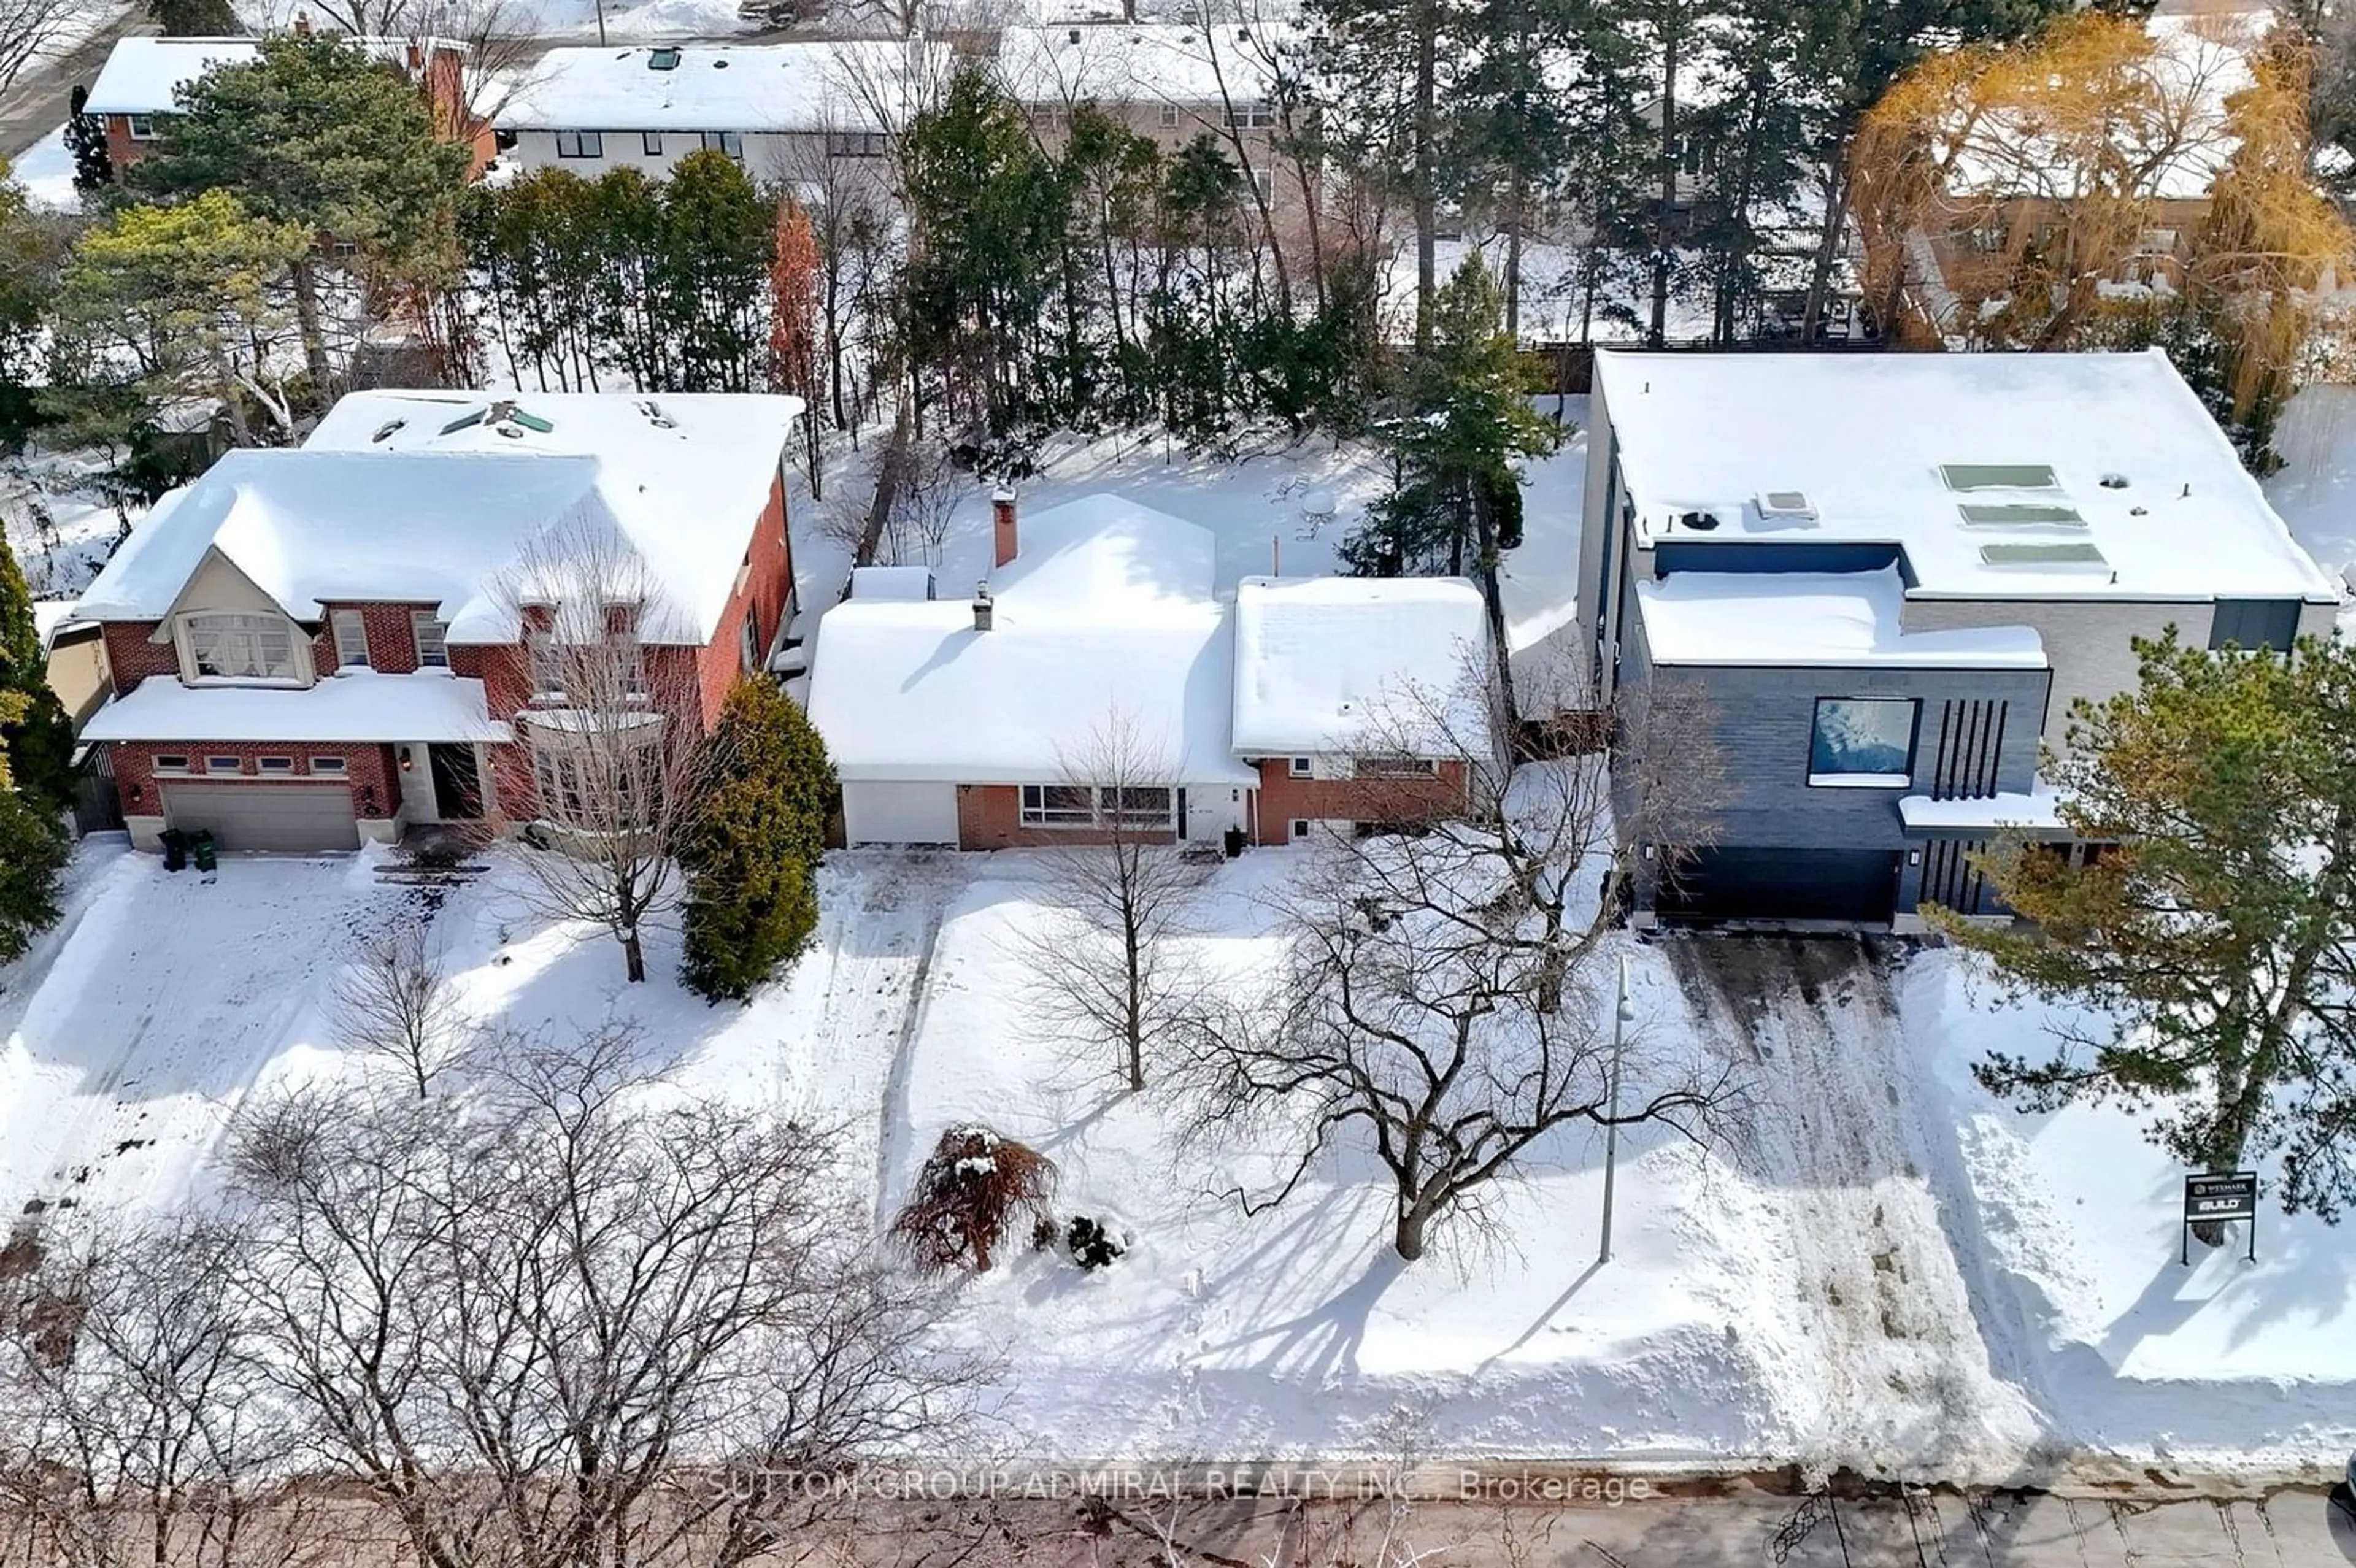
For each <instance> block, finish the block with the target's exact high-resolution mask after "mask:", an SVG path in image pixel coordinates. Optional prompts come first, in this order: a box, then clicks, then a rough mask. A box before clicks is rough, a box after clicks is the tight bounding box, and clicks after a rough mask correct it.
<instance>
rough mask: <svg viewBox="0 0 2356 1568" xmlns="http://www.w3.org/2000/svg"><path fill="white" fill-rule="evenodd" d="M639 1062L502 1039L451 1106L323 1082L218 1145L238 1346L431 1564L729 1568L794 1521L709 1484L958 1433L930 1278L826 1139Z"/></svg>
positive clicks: (316, 1442)
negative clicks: (250, 1344) (883, 1254)
mask: <svg viewBox="0 0 2356 1568" xmlns="http://www.w3.org/2000/svg"><path fill="white" fill-rule="evenodd" d="M640 1051H641V1042H639V1041H637V1040H634V1039H633V1038H631V1037H630V1036H629V1035H628V1034H627V1033H626V1032H625V1031H620V1030H606V1031H604V1032H602V1033H598V1034H595V1035H593V1036H590V1037H589V1038H586V1039H580V1040H562V1041H539V1042H530V1041H524V1042H518V1041H509V1042H507V1043H506V1045H505V1046H504V1047H503V1049H502V1050H501V1051H500V1052H499V1053H498V1054H497V1055H496V1056H495V1057H493V1058H491V1059H489V1060H488V1061H487V1063H486V1065H485V1066H484V1068H483V1069H482V1070H481V1072H479V1073H478V1074H477V1083H476V1086H475V1089H474V1091H473V1093H471V1094H470V1095H469V1096H468V1097H467V1098H466V1100H465V1102H464V1103H463V1104H461V1105H459V1106H458V1107H456V1108H455V1111H454V1109H453V1108H451V1107H450V1106H449V1105H447V1104H444V1103H439V1102H437V1104H436V1105H435V1106H434V1107H433V1108H432V1109H431V1110H429V1109H428V1108H426V1107H422V1106H420V1105H419V1104H417V1102H415V1101H413V1100H411V1099H408V1098H405V1097H399V1096H387V1095H374V1096H370V1095H368V1094H366V1093H361V1092H331V1091H323V1090H315V1091H311V1092H306V1093H296V1094H293V1095H289V1096H284V1097H281V1098H278V1099H275V1100H273V1101H271V1102H269V1103H267V1104H261V1105H258V1106H256V1107H253V1108H252V1111H251V1113H250V1114H248V1115H246V1116H245V1117H244V1118H243V1120H242V1122H241V1126H240V1128H239V1130H238V1132H237V1134H236V1136H235V1137H234V1139H233V1142H232V1145H231V1147H230V1157H229V1169H230V1177H231V1184H230V1208H231V1213H232V1216H233V1218H234V1221H235V1223H236V1224H237V1226H238V1230H239V1237H240V1243H241V1244H240V1247H239V1251H238V1254H237V1258H236V1261H235V1264H234V1279H235V1281H236V1286H237V1289H238V1291H239V1292H240V1293H241V1298H242V1300H243V1303H244V1305H245V1308H246V1311H247V1312H248V1314H249V1315H250V1316H251V1317H252V1321H253V1323H254V1325H255V1328H254V1330H253V1331H254V1333H255V1335H256V1336H257V1339H259V1341H260V1343H261V1345H262V1348H263V1350H264V1351H265V1353H266V1357H267V1360H268V1362H269V1364H270V1365H271V1366H272V1367H273V1369H275V1370H276V1376H277V1378H278V1380H279V1381H280V1382H281V1384H282V1385H283V1388H284V1395H285V1397H286V1399H287V1401H288V1402H289V1403H290V1405H291V1407H292V1409H293V1411H294V1413H295V1416H296V1418H297V1419H298V1420H299V1421H300V1423H301V1427H302V1435H303V1436H304V1439H305V1443H306V1444H307V1445H308V1446H309V1448H310V1449H311V1451H312V1452H314V1453H315V1454H316V1456H318V1459H319V1460H320V1461H321V1462H324V1463H325V1464H327V1465H328V1466H329V1467H332V1469H333V1470H334V1472H335V1473H337V1474H338V1475H342V1476H346V1477H350V1478H352V1479H353V1480H355V1481H357V1482H359V1483H360V1484H361V1485H363V1486H364V1487H365V1488H367V1489H368V1491H369V1494H370V1495H371V1496H372V1497H374V1498H375V1499H379V1500H380V1502H381V1503H383V1504H385V1505H387V1506H388V1507H389V1509H391V1513H392V1515H393V1516H394V1517H395V1518H396V1519H397V1520H399V1523H400V1526H401V1529H402V1534H403V1536H404V1537H405V1543H406V1545H407V1547H408V1548H409V1550H410V1551H412V1552H414V1553H415V1555H416V1558H417V1560H418V1561H419V1562H420V1563H427V1564H433V1565H434V1568H492V1565H494V1564H496V1565H497V1568H625V1565H630V1568H637V1565H661V1564H674V1565H678V1568H730V1565H732V1564H735V1563H744V1562H745V1561H748V1560H750V1559H751V1558H754V1557H755V1556H757V1555H759V1554H761V1553H762V1552H765V1551H767V1550H770V1549H771V1548H773V1547H774V1546H775V1545H776V1541H777V1540H778V1539H779V1532H780V1531H781V1530H782V1529H784V1528H786V1527H787V1524H789V1523H790V1522H791V1521H790V1520H788V1519H787V1517H786V1515H784V1514H782V1513H781V1512H780V1511H779V1509H778V1507H776V1506H770V1504H771V1503H776V1502H778V1500H779V1499H775V1498H772V1499H767V1500H766V1501H765V1500H764V1499H763V1498H762V1496H761V1495H760V1491H759V1488H748V1487H741V1486H731V1485H725V1484H722V1482H723V1479H724V1478H725V1477H726V1476H727V1475H728V1474H730V1473H734V1475H736V1476H738V1477H743V1476H745V1475H754V1476H770V1477H776V1476H779V1475H781V1474H784V1473H791V1474H795V1475H808V1474H812V1473H816V1472H822V1471H826V1470H830V1469H832V1468H835V1467H841V1466H842V1465H845V1464H848V1463H851V1462H852V1461H854V1460H855V1459H857V1458H859V1457H861V1456H865V1455H868V1454H872V1453H874V1452H877V1451H879V1450H883V1449H888V1448H891V1447H894V1446H895V1445H903V1444H905V1443H907V1442H909V1441H912V1440H914V1439H916V1437H917V1436H918V1435H920V1434H922V1435H927V1436H930V1437H932V1438H933V1439H935V1440H938V1438H939V1435H940V1434H941V1433H942V1432H943V1431H944V1430H945V1427H944V1426H943V1423H945V1422H948V1421H950V1420H951V1419H952V1418H953V1417H954V1415H955V1413H956V1411H957V1408H958V1403H959V1400H958V1391H959V1387H960V1377H961V1374H960V1372H959V1371H958V1368H957V1367H956V1366H954V1365H953V1364H950V1363H944V1362H937V1361H933V1360H927V1358H926V1352H924V1351H923V1350H921V1349H919V1348H918V1341H919V1339H920V1338H921V1336H922V1331H923V1329H924V1327H925V1325H926V1322H927V1321H928V1320H929V1318H930V1316H931V1313H932V1312H933V1310H934V1298H933V1296H932V1295H931V1293H930V1290H929V1287H926V1286H922V1285H917V1284H916V1283H914V1282H913V1281H912V1280H911V1279H910V1278H909V1276H907V1275H905V1274H904V1273H902V1272H900V1271H897V1270H894V1269H893V1268H890V1267H888V1266H886V1265H885V1264H883V1262H882V1261H881V1259H880V1258H879V1257H878V1256H877V1255H876V1253H874V1249H873V1240H872V1228H871V1226H870V1224H869V1222H868V1221H867V1219H866V1217H865V1216H863V1215H862V1214H860V1213H858V1212H856V1211H854V1210H853V1209H852V1208H851V1205H850V1204H849V1203H848V1202H847V1200H846V1199H845V1196H844V1195H845V1194H847V1193H848V1192H850V1191H851V1190H852V1187H851V1184H850V1183H849V1182H848V1181H846V1179H845V1178H846V1175H847V1166H846V1163H845V1161H844V1159H843V1157H842V1151H841V1149H840V1148H839V1147H837V1145H836V1144H835V1142H834V1140H833V1139H832V1137H831V1136H830V1135H828V1134H826V1133H823V1132H819V1131H815V1130H813V1129H811V1128H809V1127H805V1126H801V1125H796V1124H794V1123H791V1122H787V1121H785V1120H783V1119H781V1118H777V1117H774V1116H769V1115H760V1114H755V1113H748V1112H745V1111H743V1110H740V1109H737V1108H735V1107H734V1106H731V1105H728V1104H723V1103H721V1102H718V1101H715V1100H706V1099H701V1098H697V1097H695V1096H692V1095H688V1094H684V1093H677V1092H673V1091H671V1090H670V1089H669V1086H667V1085H659V1084H650V1083H648V1081H647V1080H646V1079H645V1078H644V1077H643V1076H642V1075H641V1074H640V1072H638V1071H637V1070H636V1069H635V1068H634V1066H633V1062H634V1061H635V1060H636V1059H637V1057H638V1055H639V1054H640ZM748 1494H750V1495H748ZM801 1500H802V1501H807V1499H801Z"/></svg>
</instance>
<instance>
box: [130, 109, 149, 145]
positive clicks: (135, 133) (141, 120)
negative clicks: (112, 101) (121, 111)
mask: <svg viewBox="0 0 2356 1568" xmlns="http://www.w3.org/2000/svg"><path fill="white" fill-rule="evenodd" d="M123 118H124V119H126V120H128V121H130V122H131V139H132V140H133V141H134V142H152V141H154V140H155V116H154V115H153V114H127V115H125V116H123Z"/></svg>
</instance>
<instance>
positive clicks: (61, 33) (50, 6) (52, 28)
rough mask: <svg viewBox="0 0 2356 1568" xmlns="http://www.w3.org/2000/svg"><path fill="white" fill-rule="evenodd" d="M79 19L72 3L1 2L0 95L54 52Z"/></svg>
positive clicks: (68, 0) (65, 0)
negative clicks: (38, 62)
mask: <svg viewBox="0 0 2356 1568" xmlns="http://www.w3.org/2000/svg"><path fill="white" fill-rule="evenodd" d="M80 15H81V8H80V6H79V5H75V4H73V0H0V92H5V91H8V89H9V87H10V85H11V84H12V83H14V82H15V81H16V78H17V77H19V76H21V75H23V74H24V72H25V71H27V69H31V67H32V66H33V65H34V64H35V63H37V61H39V60H40V59H43V58H44V57H45V56H48V55H49V54H52V53H54V52H56V50H57V46H58V44H59V41H60V40H61V39H63V38H64V37H65V36H66V33H67V30H68V29H69V28H70V27H72V26H73V24H74V22H75V21H76V20H77V19H78V18H79V17H80Z"/></svg>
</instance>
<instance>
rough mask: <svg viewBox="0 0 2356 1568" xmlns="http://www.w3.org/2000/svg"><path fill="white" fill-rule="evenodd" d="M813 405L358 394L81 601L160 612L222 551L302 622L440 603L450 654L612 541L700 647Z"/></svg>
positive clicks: (136, 552) (247, 464) (655, 627)
mask: <svg viewBox="0 0 2356 1568" xmlns="http://www.w3.org/2000/svg"><path fill="white" fill-rule="evenodd" d="M800 409H801V404H800V402H799V401H798V400H796V399H793V398H786V397H766V396H722V395H716V394H707V395H671V396H664V397H661V398H653V399H649V398H641V397H637V396H634V395H624V394H595V393H571V394H533V395H531V396H528V397H525V398H522V399H520V400H513V401H511V402H510V401H507V400H494V399H493V398H492V397H491V395H490V394H487V393H461V392H399V391H371V392H356V393H353V394H352V395H350V396H348V397H347V398H345V399H344V400H341V401H340V402H338V403H337V405H336V407H335V408H334V410H332V411H330V412H329V413H328V415H327V418H326V419H325V420H323V421H321V422H320V424H319V427H318V428H317V429H316V431H314V432H312V435H311V438H310V440H309V441H308V442H307V443H305V444H304V445H303V446H302V447H300V448H297V449H295V450H291V451H240V452H232V453H229V454H228V455H226V456H224V457H223V458H222V459H221V460H220V462H219V463H217V464H214V465H213V467H212V468H211V469H210V470H209V471H208V472H207V473H206V474H205V475H204V476H203V477H202V478H200V479H198V481H197V482H196V483H195V484H194V485H189V486H188V487H187V490H186V492H185V493H184V494H183V495H182V496H181V497H180V499H179V500H178V502H177V504H176V505H175V506H174V507H172V508H171V510H170V511H169V512H168V513H166V512H162V511H160V509H159V512H158V514H157V515H155V516H152V517H150V518H149V519H148V521H147V522H146V523H145V525H144V526H142V527H141V528H139V529H138V530H137V531H135V532H134V534H133V535H132V536H131V538H130V539H128V540H127V541H125V543H124V544H123V548H122V549H120V550H119V551H117V552H116V554H115V556H114V559H113V560H110V561H109V562H108V563H107V566H106V569H105V571H102V572H101V573H100V574H99V578H98V581H96V582H94V583H92V584H91V587H90V590H89V591H88V592H86V593H84V594H83V596H82V600H81V608H80V613H81V614H82V615H83V616H85V617H87V618H90V619H95V620H112V621H123V620H134V621H135V620H160V619H162V618H163V617H164V616H165V615H166V614H167V613H170V612H171V610H172V608H173V606H174V603H175V602H176V601H177V598H178V596H179V594H180V593H181V592H182V590H183V589H184V588H185V587H186V586H187V583H188V581H190V579H191V578H192V577H193V576H194V575H195V574H196V571H197V570H198V567H199V566H200V565H201V564H202V563H203V562H204V561H205V560H206V559H207V557H208V556H209V555H210V554H212V553H214V552H218V554H219V555H220V558H222V559H223V560H227V562H228V563H229V564H230V566H232V567H234V568H235V569H236V570H237V571H240V572H242V573H243V574H244V575H245V576H246V577H247V578H248V579H249V580H251V581H252V583H253V584H254V586H255V587H257V588H259V589H260V590H262V592H264V593H266V594H268V595H269V596H270V597H271V598H272V599H273V600H274V601H275V602H276V603H278V605H279V606H280V608H282V609H284V611H285V612H286V613H289V614H290V615H293V616H294V617H295V618H296V619H298V620H316V619H318V618H319V617H320V616H321V615H322V614H323V613H324V611H325V606H326V605H327V604H328V603H338V602H348V601H392V602H411V603H434V604H438V605H439V606H440V607H441V611H442V614H443V616H444V619H445V620H446V621H447V622H448V623H449V630H448V639H449V641H450V642H452V643H456V644H463V643H509V642H513V641H515V640H516V637H517V636H518V635H519V628H518V626H517V625H516V624H514V622H515V617H514V614H513V613H512V607H513V601H515V600H516V599H517V598H518V597H519V596H524V597H528V596H529V592H530V589H529V584H525V583H522V582H521V581H519V578H518V575H517V574H518V573H519V570H520V569H521V567H522V566H523V564H524V562H525V561H526V560H529V559H530V557H531V555H532V554H533V552H534V550H535V549H549V550H555V551H559V552H562V551H563V550H564V549H566V547H568V546H570V545H571V544H572V543H573V536H575V535H582V536H584V537H585V538H587V539H619V540H620V541H622V542H623V543H625V544H626V545H627V546H628V547H629V548H630V549H632V550H634V551H635V552H636V554H637V556H638V557H639V558H640V559H641V560H643V561H644V562H645V563H646V566H647V569H648V571H649V572H650V574H651V576H652V577H653V579H654V581H655V582H656V584H657V586H658V587H659V590H660V592H661V593H662V596H663V606H662V610H663V613H662V614H661V616H659V618H657V619H655V620H652V621H650V622H648V624H646V625H644V626H643V627H642V628H641V635H643V636H644V637H645V638H646V639H647V640H648V641H649V642H682V643H706V642H709V641H710V640H711V639H712V635H713V633H714V632H715V631H716V629H717V624H718V620H719V616H720V613H721V612H722V610H723V608H724V607H725V605H726V604H727V602H728V599H729V597H730V595H731V594H732V593H733V592H734V587H735V580H736V575H737V572H738V570H739V568H740V566H741V565H742V563H743V561H744V556H745V552H746V551H747V549H749V548H750V546H751V543H752V539H753V533H754V528H755V524H756V523H757V521H758V519H759V517H760V516H761V513H762V511H763V510H764V508H766V506H767V505H768V500H769V496H770V491H771V488H772V487H773V486H774V485H775V484H776V480H777V476H778V472H779V464H780V463H781V462H782V459H783V453H784V450H785V445H786V442H787V435H788V433H789V432H790V431H791V428H792V425H793V421H794V419H795V418H796V416H797V415H798V413H799V412H800Z"/></svg>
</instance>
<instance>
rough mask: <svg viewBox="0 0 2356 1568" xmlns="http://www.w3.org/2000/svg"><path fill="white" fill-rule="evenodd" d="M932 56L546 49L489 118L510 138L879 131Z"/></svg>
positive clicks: (863, 46)
mask: <svg viewBox="0 0 2356 1568" xmlns="http://www.w3.org/2000/svg"><path fill="white" fill-rule="evenodd" d="M938 52H939V51H938V46H936V45H927V44H924V43H912V44H901V43H893V42H884V41H879V40H873V39H867V40H829V39H812V40H809V41H806V42H801V43H789V44H676V45H671V44H663V45H651V46H641V47H638V48H559V49H551V50H549V51H548V52H547V53H546V54H545V55H543V56H541V59H539V60H538V61H537V62H536V63H535V64H534V65H533V67H532V68H531V70H530V73H529V75H528V76H527V77H526V78H525V79H524V80H523V81H522V82H521V84H520V85H519V87H518V88H517V90H516V91H515V93H514V94H513V96H512V97H511V98H510V99H509V101H508V102H507V104H506V105H505V106H504V107H503V108H501V109H500V110H499V111H498V117H497V118H498V125H499V128H500V129H501V130H514V131H592V130H598V131H738V132H744V131H752V132H790V131H878V130H883V129H886V128H887V126H886V123H885V119H886V116H889V118H890V119H891V120H892V121H894V122H897V121H898V120H899V119H901V118H902V117H903V112H904V111H905V108H906V106H907V104H908V103H909V102H910V101H912V95H913V90H914V87H915V85H916V80H922V79H923V78H924V77H925V76H926V75H927V74H928V73H929V72H930V71H931V70H934V69H937V67H938V59H937V55H938ZM664 61H669V62H675V63H671V64H669V65H668V67H667V69H655V68H656V66H657V65H658V64H659V63H661V62H664Z"/></svg>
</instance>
